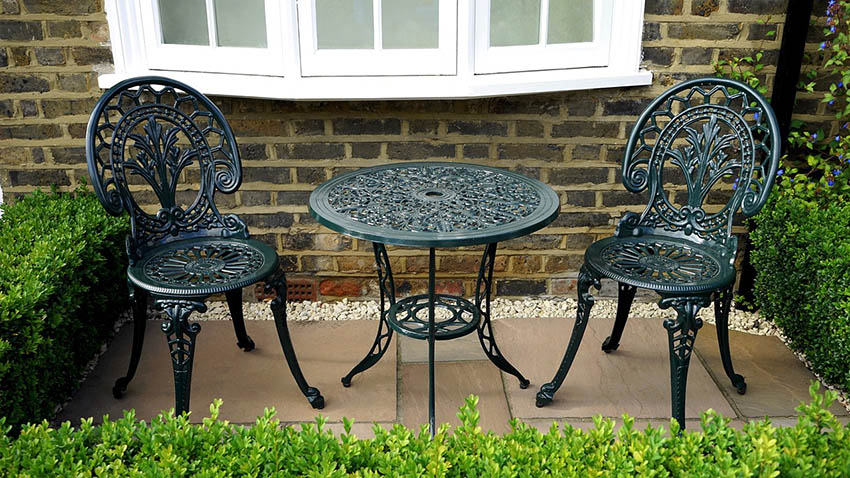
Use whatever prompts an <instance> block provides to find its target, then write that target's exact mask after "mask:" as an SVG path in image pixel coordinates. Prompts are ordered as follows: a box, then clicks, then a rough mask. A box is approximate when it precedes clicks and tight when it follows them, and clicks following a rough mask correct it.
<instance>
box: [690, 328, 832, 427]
mask: <svg viewBox="0 0 850 478" xmlns="http://www.w3.org/2000/svg"><path fill="white" fill-rule="evenodd" d="M729 347H730V351H731V355H732V365H733V366H734V367H735V372H736V373H739V374H741V375H743V376H744V378H745V379H746V380H747V393H746V394H744V395H738V393H737V392H736V391H735V389H734V387H732V384H731V383H730V381H729V378H728V377H727V376H726V372H724V371H723V363H722V362H721V360H720V352H719V350H718V348H717V330H716V328H715V327H714V325H712V324H706V325H705V326H704V327H703V328H702V330H700V332H699V334H698V335H697V340H696V351H697V354H698V355H699V357H700V358H701V359H702V361H703V362H704V363H705V365H706V366H707V367H708V369H709V372H710V373H711V374H712V375H714V377H715V380H716V381H717V383H718V384H719V385H720V388H721V389H722V390H723V392H724V393H726V395H727V396H728V398H729V400H731V401H732V403H733V404H734V405H735V407H737V408H738V410H739V411H740V412H741V414H742V415H743V416H745V417H747V418H755V419H761V418H764V417H765V416H771V417H788V416H790V417H796V416H797V412H796V410H794V409H795V408H796V407H797V406H798V405H799V404H800V403H801V402H806V403H808V402H809V401H811V397H809V384H810V383H811V381H812V380H817V378H816V377H815V376H814V375H813V374H812V373H811V372H810V371H809V369H807V368H806V366H805V365H804V364H803V362H801V361H800V360H799V359H798V358H797V357H796V356H795V355H794V353H793V352H791V351H790V350H788V347H786V346H785V344H784V343H782V341H781V340H779V338H778V337H770V336H763V335H750V334H747V333H743V332H738V331H735V330H732V331H729ZM830 411H832V413H834V414H835V415H848V412H847V409H846V408H844V407H843V406H842V405H841V404H840V403H838V402H836V403H834V404H833V405H832V407H831V408H830ZM795 422H796V420H795Z"/></svg>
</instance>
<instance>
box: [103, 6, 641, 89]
mask: <svg viewBox="0 0 850 478" xmlns="http://www.w3.org/2000/svg"><path fill="white" fill-rule="evenodd" d="M305 1H308V0H298V2H299V3H300V2H305ZM310 1H312V0H310ZM442 1H443V0H441V8H442ZM477 1H479V0H451V3H454V4H455V5H456V6H457V25H456V33H455V35H456V36H455V38H456V40H455V44H456V47H455V52H454V54H453V55H452V57H453V59H454V62H455V64H454V72H453V73H448V74H434V73H432V74H429V75H426V74H407V75H398V74H396V75H392V76H389V75H381V74H378V73H376V72H375V71H376V70H372V72H371V73H370V74H369V75H368V76H356V75H354V74H353V73H348V74H346V75H344V76H342V75H340V76H309V75H306V74H304V73H302V67H303V61H302V55H301V52H302V48H301V46H300V45H301V39H300V35H299V28H298V25H299V23H298V21H299V11H298V6H297V5H296V0H268V2H267V3H277V4H278V5H279V8H278V11H279V17H278V18H279V24H280V28H279V29H278V30H273V29H271V28H270V27H269V25H268V22H270V21H272V20H271V19H270V18H269V16H268V14H267V18H266V21H267V29H268V30H267V31H268V32H270V34H269V45H270V46H272V45H273V43H272V38H273V37H275V35H274V34H272V33H274V32H277V33H279V35H277V36H278V37H279V41H280V44H279V45H280V48H279V53H276V54H279V55H280V57H276V58H274V59H273V61H272V59H267V60H262V61H259V62H256V61H254V60H251V61H241V59H240V58H235V59H234V60H235V61H231V62H225V61H223V60H222V58H223V57H222V56H219V55H218V54H219V53H228V52H227V51H226V50H238V51H236V52H235V53H241V54H242V55H245V58H247V55H246V52H245V50H247V49H246V48H229V47H228V48H224V47H201V48H208V49H210V50H215V51H214V52H212V53H210V54H215V55H216V56H215V61H214V62H212V63H210V65H212V64H223V63H227V65H224V66H219V67H217V68H209V67H208V68H207V69H206V70H204V68H201V67H202V66H203V64H202V63H201V60H200V58H201V56H198V57H196V58H195V59H196V60H197V62H196V63H195V64H193V65H191V64H190V63H192V61H194V60H190V59H189V57H187V55H186V54H185V53H180V52H178V51H176V50H174V49H166V50H159V49H151V48H150V45H149V44H148V38H149V37H150V35H151V33H150V31H151V30H150V28H148V27H145V20H144V15H146V14H145V13H144V8H143V7H144V6H145V5H147V4H150V3H154V2H155V0H105V8H106V16H107V21H108V23H109V33H110V40H111V46H112V53H113V59H114V65H115V70H114V72H111V73H103V74H101V75H99V77H98V83H99V85H100V87H101V88H108V87H110V86H112V85H114V84H115V83H117V82H119V81H121V80H123V79H126V78H131V77H134V76H141V75H164V76H168V77H171V78H174V79H177V80H179V81H183V82H186V83H188V84H190V85H192V86H194V87H195V88H197V89H199V90H200V91H202V92H204V93H206V94H210V95H223V96H243V97H257V98H274V99H288V100H370V99H375V100H378V99H455V98H479V97H488V96H502V95H515V94H528V93H542V92H551V91H569V90H585V89H597V88H612V87H621V86H637V85H649V84H651V83H652V73H651V72H650V71H646V70H642V69H641V68H640V61H641V35H642V31H643V21H644V20H643V10H644V0H606V1H610V2H612V4H613V15H612V19H611V32H612V33H611V45H612V48H610V52H609V55H608V62H607V65H606V66H595V67H585V68H572V69H566V68H562V69H545V70H535V71H517V72H504V73H486V74H482V73H479V72H476V50H475V42H476V35H480V34H481V33H480V31H477V30H476V24H475V18H476V2H477ZM152 14H153V10H151V15H152ZM153 18H154V17H150V19H149V20H151V19H153ZM488 24H489V22H488ZM157 31H158V30H153V32H154V33H155V32H157ZM146 35H147V36H146ZM155 38H158V37H155ZM442 46H443V44H442V39H441V43H440V47H442ZM178 47H179V48H180V49H182V48H185V47H186V46H184V45H178ZM169 50H170V51H169ZM182 51H183V52H186V51H188V50H182ZM350 51H351V50H349V51H348V52H350ZM404 51H410V50H404ZM348 52H346V53H348ZM165 53H167V54H170V56H171V58H170V59H168V58H165V57H167V56H168V55H164V57H158V56H159V55H160V54H165ZM381 53H383V52H381ZM153 56H157V57H158V59H157V58H154V59H153V63H151V62H150V60H151V58H152V57H153ZM168 62H171V63H168ZM308 62H309V60H308ZM163 65H165V66H163ZM213 69H215V70H216V71H212V70H213ZM225 69H226V70H227V71H221V70H225ZM193 70H197V71H193ZM269 71H272V73H269ZM433 71H438V70H433Z"/></svg>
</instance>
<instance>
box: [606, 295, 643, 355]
mask: <svg viewBox="0 0 850 478" xmlns="http://www.w3.org/2000/svg"><path fill="white" fill-rule="evenodd" d="M635 292H637V287H635V286H632V285H629V284H625V283H623V282H620V285H619V289H618V293H617V318H616V319H615V320H614V329H613V330H611V335H609V336H608V338H606V339H605V341H604V342H602V351H603V352H605V353H606V354H608V353H611V352H612V351H614V350H617V348H618V347H620V339H621V338H622V337H623V329H625V328H626V322H627V321H628V320H629V311H631V309H632V302H633V301H634V300H635Z"/></svg>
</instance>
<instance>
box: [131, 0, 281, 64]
mask: <svg viewBox="0 0 850 478" xmlns="http://www.w3.org/2000/svg"><path fill="white" fill-rule="evenodd" d="M133 1H136V2H137V8H138V12H139V13H140V15H141V22H142V34H143V36H144V47H145V52H146V54H147V61H148V65H149V66H150V68H152V69H158V70H174V71H199V72H210V73H237V74H238V73H244V72H245V71H251V72H252V73H254V74H260V75H283V74H284V68H283V61H282V60H283V57H284V52H283V38H284V35H285V30H286V29H288V28H289V27H290V24H291V22H287V21H286V20H287V19H286V18H285V17H284V12H282V11H281V10H285V9H281V2H278V1H267V2H264V4H265V15H266V35H267V39H266V41H267V45H266V48H246V47H227V46H218V45H216V43H217V42H218V38H217V32H216V25H215V15H214V13H213V9H214V2H213V0H206V8H207V29H208V32H209V40H210V45H179V44H169V43H163V42H162V29H161V26H160V22H159V21H158V20H159V2H158V1H156V0H152V1H149V0H133Z"/></svg>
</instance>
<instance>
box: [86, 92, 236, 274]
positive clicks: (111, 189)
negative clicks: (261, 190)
mask: <svg viewBox="0 0 850 478" xmlns="http://www.w3.org/2000/svg"><path fill="white" fill-rule="evenodd" d="M86 160H87V161H88V170H89V176H90V177H91V180H92V184H93V186H94V190H95V192H96V193H97V196H98V198H99V199H100V201H101V203H102V204H103V207H104V208H106V210H107V211H109V212H110V213H112V214H115V215H119V214H121V213H122V212H124V211H127V212H128V213H129V214H130V221H131V225H132V229H131V233H130V236H129V237H128V240H127V253H128V255H129V256H130V260H131V261H135V260H136V259H139V258H141V257H142V255H143V254H144V251H145V250H146V249H147V248H149V247H151V246H154V245H157V244H162V243H164V242H169V241H172V240H176V239H183V238H186V237H193V236H235V237H247V234H248V233H247V228H246V227H245V223H244V222H242V221H241V220H240V219H239V218H238V217H236V216H234V215H225V216H223V215H222V214H221V213H220V212H219V211H218V209H217V208H216V206H215V202H214V196H215V192H216V191H221V192H223V193H232V192H234V191H236V190H237V189H238V188H239V186H240V184H241V182H242V166H241V163H240V161H239V151H238V149H237V146H236V140H235V139H234V137H233V132H232V131H231V129H230V126H229V125H228V124H227V121H226V120H225V119H224V116H223V115H222V113H221V111H220V110H219V109H218V107H216V106H215V104H213V103H212V101H210V100H209V99H208V98H207V97H206V96H204V95H203V94H201V93H199V92H198V91H196V90H195V89H193V88H191V87H189V86H187V85H184V84H183V83H180V82H177V81H174V80H171V79H168V78H162V77H139V78H131V79H128V80H125V81H122V82H120V83H118V84H117V85H115V86H113V87H112V88H110V89H109V90H108V91H107V92H106V93H104V94H103V96H102V97H101V98H100V100H99V101H98V102H97V105H95V108H94V111H93V112H92V114H91V118H90V119H89V124H88V130H87V131H86ZM191 184H200V188H199V190H197V191H194V190H192V186H190V185H191ZM137 199H141V200H142V201H139V202H137ZM140 202H141V203H142V204H145V203H148V204H150V203H158V206H156V207H154V208H151V207H145V208H143V207H141V206H140V205H139V204H140ZM146 209H147V210H146Z"/></svg>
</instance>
